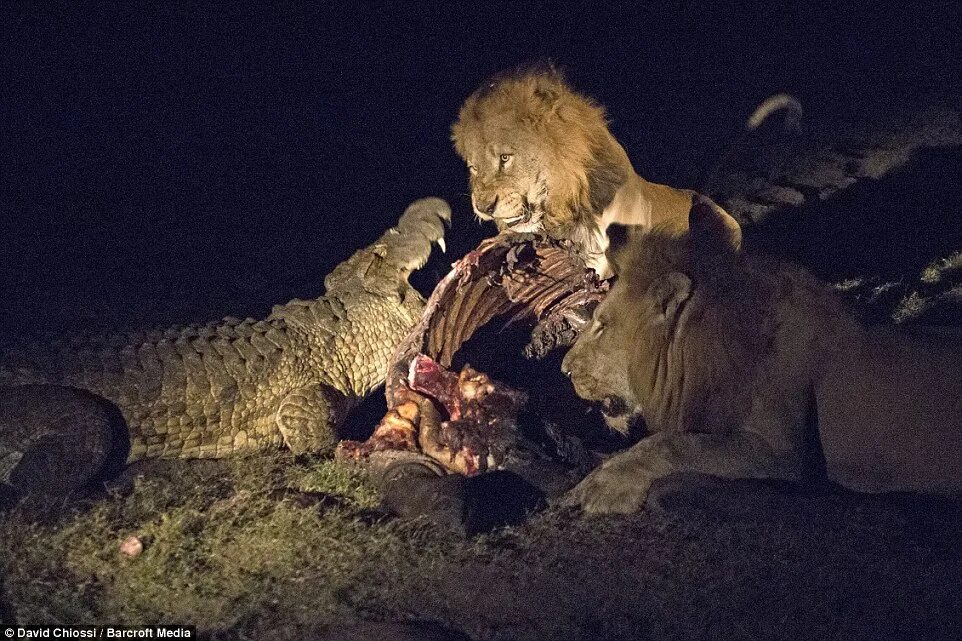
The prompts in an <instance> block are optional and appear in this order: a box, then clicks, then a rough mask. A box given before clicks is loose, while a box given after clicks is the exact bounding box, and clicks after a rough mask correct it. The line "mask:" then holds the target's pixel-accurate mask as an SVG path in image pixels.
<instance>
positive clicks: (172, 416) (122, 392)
mask: <svg viewBox="0 0 962 641" xmlns="http://www.w3.org/2000/svg"><path fill="white" fill-rule="evenodd" d="M450 215H451V212H450V209H449V207H448V205H447V204H446V203H445V202H444V201H442V200H440V199H436V198H426V199H422V200H418V201H416V202H414V203H413V204H411V206H409V207H408V209H407V210H406V211H405V213H404V215H403V216H402V217H401V219H400V221H399V222H398V225H397V226H396V227H394V228H392V229H389V230H388V231H387V232H385V233H384V235H383V236H381V238H380V239H379V240H378V241H377V242H375V243H374V244H373V245H371V246H369V247H367V248H365V249H362V250H360V251H358V252H356V253H355V254H354V255H353V256H351V257H350V258H349V259H348V260H346V261H344V262H343V263H341V264H340V265H339V266H338V267H336V268H335V269H334V271H333V272H331V273H330V274H329V275H328V276H327V278H326V279H325V287H326V293H325V295H324V296H323V297H321V298H319V299H316V300H303V301H302V300H294V301H291V302H290V303H287V304H286V305H278V306H276V307H275V308H274V309H273V311H272V313H271V314H270V316H269V317H268V318H266V319H264V320H257V321H255V320H252V319H247V320H236V319H224V320H222V321H219V322H216V323H212V324H208V325H203V326H191V327H184V328H176V329H169V330H166V331H152V332H143V333H130V334H124V335H111V336H106V337H99V338H84V339H76V340H68V341H61V342H56V343H46V344H38V343H35V344H24V345H17V346H14V347H10V348H8V349H6V350H5V351H4V352H2V353H0V386H7V387H10V386H15V385H23V384H27V383H47V384H54V385H62V386H68V387H74V388H79V389H81V390H86V391H88V392H92V393H93V394H96V395H97V396H99V397H102V398H104V399H107V400H108V401H110V402H111V403H113V404H114V405H116V407H117V408H119V410H120V412H121V413H122V414H123V418H124V420H125V422H126V424H127V426H128V428H129V433H130V452H129V457H128V460H129V461H133V460H136V459H140V458H145V457H164V458H172V457H189V458H194V457H196V458H214V457H224V456H229V455H234V454H240V453H243V452H250V451H253V450H260V449H264V448H268V447H274V446H281V445H286V446H287V447H288V448H290V449H291V450H293V451H295V452H308V451H309V452H325V451H328V450H330V449H332V448H333V447H334V445H335V443H336V439H337V434H336V428H337V426H338V424H339V423H340V422H341V421H342V419H343V418H344V416H345V413H346V412H347V411H348V410H349V409H350V408H351V407H352V406H353V405H354V404H355V403H356V402H357V401H358V400H360V399H361V398H363V397H364V396H365V395H367V394H369V393H370V392H371V391H372V390H373V389H374V388H376V387H377V386H378V385H380V384H381V383H382V382H383V381H384V377H385V374H386V370H387V365H388V359H389V357H390V355H391V352H392V350H393V349H394V347H395V346H396V345H397V343H398V342H399V341H400V340H401V339H402V338H403V337H404V336H405V335H406V334H407V333H408V332H409V331H410V330H411V328H412V327H413V326H414V324H415V323H416V322H417V320H418V319H419V317H420V314H421V311H422V309H423V308H424V299H423V298H422V297H421V295H420V294H419V293H418V292H417V291H416V290H415V289H414V288H413V287H411V286H410V285H409V284H408V282H407V278H408V275H409V274H410V273H411V272H412V271H413V270H415V269H417V268H419V267H421V266H422V265H423V264H424V263H425V262H426V260H427V258H428V256H429V254H430V252H431V243H432V242H436V241H439V240H440V239H442V237H443V233H444V225H445V223H446V222H449V221H450ZM20 389H21V392H22V390H23V388H20ZM3 395H6V396H7V397H10V396H11V395H12V392H11V390H10V389H7V390H3V389H0V396H3ZM21 397H22V394H21ZM55 405H56V404H55V403H54V404H49V403H48V404H47V405H45V407H47V408H49V409H50V410H51V412H53V413H55V412H57V411H59V410H57V408H56V407H55ZM48 414H49V412H48ZM2 419H3V416H0V421H2ZM18 420H21V419H18ZM38 423H39V424H38V425H37V426H24V425H22V424H21V425H16V426H13V425H4V424H3V423H2V422H0V460H2V459H3V456H4V455H5V454H4V453H6V456H7V459H8V462H10V463H11V465H8V467H10V466H12V465H13V463H14V462H15V458H16V452H17V450H19V451H20V452H25V451H28V450H29V448H30V446H31V443H36V442H38V441H40V440H42V439H43V438H44V437H45V436H51V435H49V434H48V435H45V434H44V431H45V430H46V431H48V432H49V431H52V430H55V429H57V430H62V429H64V427H63V425H62V424H61V423H62V421H61V422H58V421H57V420H55V417H53V416H48V417H47V418H46V419H45V420H44V421H38ZM78 429H79V427H78ZM17 435H19V437H18V436H17ZM11 441H14V442H11ZM11 452H12V453H11ZM2 480H3V479H0V481H2Z"/></svg>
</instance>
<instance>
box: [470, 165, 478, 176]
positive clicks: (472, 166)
mask: <svg viewBox="0 0 962 641" xmlns="http://www.w3.org/2000/svg"><path fill="white" fill-rule="evenodd" d="M468 171H469V172H471V173H472V174H476V173H478V168H477V167H475V166H474V165H470V164H469V165H468Z"/></svg>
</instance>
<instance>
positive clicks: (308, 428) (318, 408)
mask: <svg viewBox="0 0 962 641" xmlns="http://www.w3.org/2000/svg"><path fill="white" fill-rule="evenodd" d="M353 406H354V403H353V402H352V400H351V399H350V398H349V397H347V396H346V395H344V394H342V393H340V392H338V391H337V390H335V389H333V388H331V387H329V386H327V385H322V384H320V383H316V384H314V385H306V386H304V387H300V388H298V389H296V390H294V391H293V392H291V393H290V394H288V395H287V396H286V397H285V398H284V400H283V401H281V404H280V407H278V408H277V418H276V420H277V428H278V429H279V430H280V432H281V435H282V436H283V437H284V444H285V445H287V448H288V449H289V450H291V451H292V452H294V453H295V454H300V453H303V452H327V451H330V450H332V449H334V447H335V446H336V445H337V435H336V428H337V426H338V425H340V424H341V423H342V422H343V421H344V418H345V417H346V416H347V412H348V411H349V410H350V409H351V407H353Z"/></svg>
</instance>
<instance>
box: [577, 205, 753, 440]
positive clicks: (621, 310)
mask: <svg viewBox="0 0 962 641" xmlns="http://www.w3.org/2000/svg"><path fill="white" fill-rule="evenodd" d="M709 203H710V201H707V199H704V200H700V201H699V202H698V203H697V204H696V205H695V206H693V208H692V216H691V222H690V224H692V225H694V227H693V228H692V231H691V232H690V233H689V234H684V235H682V236H678V235H677V234H669V233H666V232H663V231H661V230H656V231H655V232H649V231H643V230H640V229H630V228H626V227H624V226H621V225H614V226H612V227H610V228H609V237H610V239H611V243H610V245H609V248H608V260H609V262H610V263H611V264H612V265H613V266H614V268H615V273H616V274H617V280H616V281H615V284H614V285H613V286H612V288H611V291H610V292H609V293H608V295H607V296H606V297H605V300H604V301H603V302H602V303H601V304H600V305H599V306H598V307H597V309H596V310H595V314H594V317H593V319H592V323H591V325H590V326H589V327H588V328H587V329H586V330H585V331H584V332H583V333H582V334H581V336H580V337H579V338H578V340H577V342H576V343H575V344H574V346H572V348H571V349H570V350H569V351H568V354H567V355H566V356H565V359H564V362H563V363H562V370H563V371H564V372H566V373H567V374H568V375H569V376H570V378H571V381H572V383H573V384H574V387H575V391H576V392H577V394H578V395H579V396H581V397H582V398H585V399H587V400H595V401H602V402H603V403H604V404H605V409H606V411H607V410H609V409H610V408H611V407H613V406H615V407H616V406H617V405H618V403H617V402H616V401H615V400H613V399H617V401H620V403H622V404H623V405H624V406H626V407H627V408H629V409H631V410H633V411H635V412H637V413H638V414H640V415H641V416H642V417H643V418H644V420H645V422H646V424H647V425H648V426H649V428H650V429H654V430H659V429H673V428H678V429H696V428H697V426H698V424H699V423H700V422H702V421H704V420H706V419H707V418H709V417H711V418H713V419H716V418H718V417H719V414H722V415H723V416H722V417H721V419H720V420H719V421H716V423H718V424H728V423H730V420H729V419H730V416H729V411H728V409H727V408H726V407H725V404H726V402H727V401H728V400H730V399H725V398H724V397H725V393H726V391H727V390H730V389H733V388H737V387H738V386H739V385H742V384H743V383H744V377H745V376H746V374H745V373H746V372H748V371H750V368H751V365H752V363H753V362H754V358H753V356H754V355H755V350H757V344H756V343H757V342H758V341H759V340H761V337H760V334H761V332H758V331H757V327H758V325H757V319H756V318H755V315H757V314H759V313H760V312H759V311H757V310H759V309H761V308H762V307H763V306H762V305H760V304H756V301H755V300H753V298H754V296H752V295H749V293H748V292H747V290H746V292H738V294H737V295H735V296H734V297H735V298H736V299H738V300H739V301H741V300H742V299H744V301H745V305H744V306H743V305H742V303H741V302H736V303H735V304H734V305H731V306H729V305H727V304H726V305H719V304H718V300H719V299H718V296H717V294H716V292H717V291H718V289H719V288H718V287H717V286H716V284H715V283H716V282H721V283H725V285H724V286H723V289H724V290H725V291H726V293H730V292H728V287H729V286H730V285H731V282H730V279H729V278H728V274H729V273H730V271H731V270H735V269H737V265H738V264H739V263H738V256H739V255H738V246H739V245H740V232H739V231H738V230H737V223H735V222H734V220H733V219H731V217H730V216H728V215H727V214H725V213H724V211H723V210H721V209H720V208H719V207H718V206H717V205H714V204H713V203H710V204H709ZM731 273H734V272H731ZM752 309H754V310H756V311H754V312H752V311H751V310H752ZM746 310H747V311H746ZM719 407H721V409H720V410H719ZM609 424H610V422H609Z"/></svg>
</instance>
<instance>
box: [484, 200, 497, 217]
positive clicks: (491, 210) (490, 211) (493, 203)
mask: <svg viewBox="0 0 962 641" xmlns="http://www.w3.org/2000/svg"><path fill="white" fill-rule="evenodd" d="M497 207H498V197H497V196H495V197H494V200H492V201H491V202H490V203H489V204H488V206H487V207H484V208H482V211H483V212H484V213H486V214H487V215H488V216H492V215H493V214H494V210H495V209H497Z"/></svg>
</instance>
